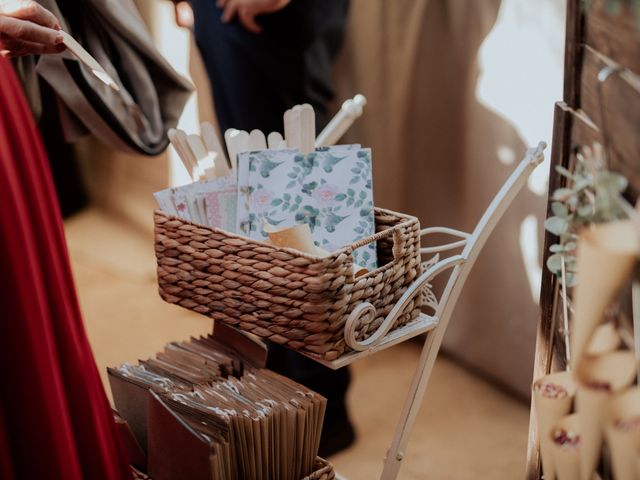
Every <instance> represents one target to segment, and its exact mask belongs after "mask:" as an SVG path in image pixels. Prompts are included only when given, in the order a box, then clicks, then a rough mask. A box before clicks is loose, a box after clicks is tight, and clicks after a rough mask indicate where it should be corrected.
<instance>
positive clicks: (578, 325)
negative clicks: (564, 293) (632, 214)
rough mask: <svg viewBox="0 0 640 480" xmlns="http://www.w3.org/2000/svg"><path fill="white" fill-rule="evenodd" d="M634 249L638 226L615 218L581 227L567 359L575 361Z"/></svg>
mask: <svg viewBox="0 0 640 480" xmlns="http://www.w3.org/2000/svg"><path fill="white" fill-rule="evenodd" d="M637 252H638V229H637V226H636V225H634V224H633V223H632V222H631V221H626V220H625V221H616V222H610V223H604V224H600V225H596V226H595V227H594V228H592V229H589V230H584V231H583V232H582V234H581V235H580V239H579V240H578V252H577V269H578V285H577V286H576V287H575V297H574V298H575V315H574V321H573V330H572V338H571V339H572V343H571V363H572V366H573V367H574V368H575V366H576V365H577V364H578V362H579V361H580V359H581V358H582V355H583V353H584V350H585V348H586V346H587V343H588V342H589V339H590V338H591V335H592V334H593V331H594V329H595V328H596V326H597V325H598V324H599V323H600V322H601V321H602V318H603V315H604V311H605V308H606V307H607V306H608V305H609V303H611V301H612V300H613V298H614V296H615V294H616V293H617V292H618V290H619V289H620V287H621V286H622V283H623V282H624V281H625V279H627V278H628V277H629V275H630V274H631V270H632V268H633V265H634V262H635V260H636V256H637Z"/></svg>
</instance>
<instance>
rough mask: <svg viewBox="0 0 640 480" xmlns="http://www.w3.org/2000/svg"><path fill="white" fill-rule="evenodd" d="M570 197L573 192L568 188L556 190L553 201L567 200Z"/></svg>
mask: <svg viewBox="0 0 640 480" xmlns="http://www.w3.org/2000/svg"><path fill="white" fill-rule="evenodd" d="M571 195H573V190H571V189H570V188H558V189H557V190H556V191H554V192H553V199H554V200H567V199H568V198H569V197H570V196H571Z"/></svg>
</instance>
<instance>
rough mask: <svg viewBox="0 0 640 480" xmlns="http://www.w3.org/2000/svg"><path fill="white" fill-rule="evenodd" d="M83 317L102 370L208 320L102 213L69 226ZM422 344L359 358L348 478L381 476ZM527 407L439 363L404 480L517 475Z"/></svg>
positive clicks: (345, 468) (141, 245)
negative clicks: (173, 296)
mask: <svg viewBox="0 0 640 480" xmlns="http://www.w3.org/2000/svg"><path fill="white" fill-rule="evenodd" d="M66 232H67V239H68V242H69V248H70V253H71V259H72V263H73V269H74V273H75V278H76V284H77V288H78V293H79V296H80V302H81V305H82V309H83V312H84V316H85V323H86V327H87V331H88V334H89V338H90V340H91V343H92V346H93V349H94V352H95V356H96V360H97V362H98V366H99V368H100V371H101V373H102V375H103V380H106V375H105V367H106V366H108V365H116V364H119V363H121V362H125V361H135V360H137V359H138V358H146V357H149V356H151V355H153V354H154V353H155V352H156V351H158V350H159V349H160V348H162V346H163V345H164V344H165V343H166V342H168V341H170V340H174V339H181V338H187V337H189V336H190V335H197V334H201V333H204V332H207V331H208V330H209V329H210V323H209V321H208V320H207V319H205V318H203V317H199V316H198V315H195V314H192V313H190V312H187V311H183V310H181V309H180V308H178V307H174V306H171V305H168V304H165V303H164V302H162V300H160V298H159V296H158V294H157V289H156V283H155V259H154V255H153V243H152V238H151V236H150V235H148V234H143V233H140V232H138V231H136V230H135V229H132V228H129V227H128V226H127V225H126V224H124V223H122V222H119V221H117V220H115V219H113V218H111V217H110V216H108V215H106V214H104V213H101V212H100V211H98V210H95V209H94V210H88V211H85V212H84V213H82V214H80V215H78V216H76V217H74V218H72V219H71V220H69V221H68V222H67V224H66ZM418 355H419V346H418V345H416V344H405V345H400V346H398V347H394V348H392V349H390V350H387V351H385V352H382V353H380V354H378V355H375V356H373V357H369V358H367V359H365V360H362V361H361V362H359V363H357V364H356V365H355V366H354V368H353V372H354V382H353V386H352V388H351V391H350V395H349V403H350V407H351V412H352V416H353V419H354V421H355V423H356V428H357V431H358V441H357V443H356V444H355V445H354V446H353V447H352V448H350V449H349V450H347V451H345V452H343V453H341V454H339V455H337V456H335V457H334V458H333V459H332V460H333V462H334V464H335V465H336V468H337V470H338V471H339V473H340V474H341V475H343V476H345V477H347V478H349V479H352V480H369V479H374V478H376V477H377V475H379V473H380V472H381V469H382V459H383V457H384V453H385V451H386V449H387V447H388V444H389V442H390V441H391V438H392V436H393V430H394V427H395V422H396V421H397V419H398V416H399V415H400V410H401V407H402V401H403V399H404V395H405V393H406V391H407V389H408V387H409V382H410V379H411V375H412V373H413V369H414V367H415V362H416V361H417V358H418ZM527 424H528V407H527V406H525V405H524V404H522V403H520V402H518V401H515V400H513V399H512V398H510V397H509V396H507V395H505V394H504V393H502V392H500V391H498V390H496V389H495V388H493V387H492V386H491V385H489V384H487V383H485V382H484V381H482V380H480V379H478V378H477V377H474V376H473V375H472V374H470V373H468V372H467V371H466V370H464V369H462V368H460V367H459V366H457V365H456V364H455V363H453V362H451V361H449V360H446V359H442V358H441V359H439V360H438V362H437V363H436V367H435V369H434V372H433V376H432V379H431V383H430V385H429V389H428V392H427V396H426V400H425V404H424V406H423V408H422V410H421V411H420V414H419V415H418V419H417V422H416V427H415V430H414V432H413V435H412V437H411V442H410V446H409V448H408V451H407V454H406V456H405V464H404V465H403V468H402V471H401V474H400V478H401V479H405V480H409V479H433V480H448V479H451V480H467V479H468V480H478V479H505V480H511V479H517V478H522V476H523V471H524V464H525V450H526V436H527Z"/></svg>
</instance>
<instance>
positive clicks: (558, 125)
mask: <svg viewBox="0 0 640 480" xmlns="http://www.w3.org/2000/svg"><path fill="white" fill-rule="evenodd" d="M570 112H571V109H570V108H569V107H568V106H567V104H565V103H562V102H558V103H556V107H555V110H554V120H553V125H554V128H553V140H552V142H553V143H552V145H553V146H552V148H551V160H550V172H549V191H548V194H547V197H548V198H550V196H551V194H552V193H553V191H554V190H555V189H556V188H560V187H561V186H562V185H563V183H564V177H562V176H561V175H559V174H558V173H557V172H556V171H555V168H554V167H555V165H562V164H563V163H564V159H568V158H569V154H568V151H569V149H570V134H571V116H570ZM550 205H551V202H549V201H547V215H546V216H547V217H548V216H549V215H551V207H550ZM556 240H557V239H556V237H555V236H554V235H551V234H550V233H549V232H545V238H544V250H543V265H545V264H546V261H547V258H548V257H549V246H550V245H552V244H553V243H555V242H556ZM542 272H543V273H542V286H541V291H540V318H539V320H538V328H537V332H536V350H535V359H534V368H533V377H534V378H533V379H534V380H535V379H537V378H539V377H541V376H543V375H545V374H547V373H548V372H549V371H550V368H551V359H552V356H553V350H554V349H553V341H554V334H555V324H554V321H553V319H554V318H555V313H554V311H553V310H554V305H555V303H556V302H555V298H556V281H555V277H554V276H553V275H552V274H551V272H549V271H548V270H547V269H546V268H543V270H542ZM540 475H541V468H540V452H539V448H538V432H537V429H536V418H535V409H534V408H533V401H532V402H531V410H530V418H529V442H528V449H527V467H526V479H527V480H537V479H539V478H540Z"/></svg>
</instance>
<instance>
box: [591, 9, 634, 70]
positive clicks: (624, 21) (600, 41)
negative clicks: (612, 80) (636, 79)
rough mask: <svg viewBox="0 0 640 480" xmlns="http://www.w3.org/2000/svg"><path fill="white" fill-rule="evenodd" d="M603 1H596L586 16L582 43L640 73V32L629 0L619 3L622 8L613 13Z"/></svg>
mask: <svg viewBox="0 0 640 480" xmlns="http://www.w3.org/2000/svg"><path fill="white" fill-rule="evenodd" d="M604 3H605V2H604V0H593V2H592V5H591V8H589V10H588V11H587V12H586V13H585V15H584V32H583V33H584V38H583V42H584V43H585V44H587V45H588V46H590V47H592V48H593V49H594V50H597V51H599V52H600V53H602V54H604V55H606V56H608V57H609V58H611V59H612V60H613V61H615V62H617V63H619V64H621V65H623V66H624V67H626V68H628V69H630V70H632V71H634V72H636V73H638V74H640V33H638V28H637V24H636V20H635V18H634V13H633V11H632V8H631V5H630V4H629V3H630V2H620V3H622V4H623V5H622V6H621V11H620V13H618V14H614V15H611V14H609V13H607V12H606V11H605V7H604Z"/></svg>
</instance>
